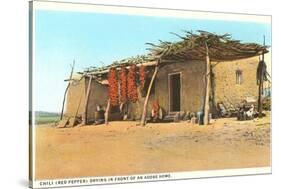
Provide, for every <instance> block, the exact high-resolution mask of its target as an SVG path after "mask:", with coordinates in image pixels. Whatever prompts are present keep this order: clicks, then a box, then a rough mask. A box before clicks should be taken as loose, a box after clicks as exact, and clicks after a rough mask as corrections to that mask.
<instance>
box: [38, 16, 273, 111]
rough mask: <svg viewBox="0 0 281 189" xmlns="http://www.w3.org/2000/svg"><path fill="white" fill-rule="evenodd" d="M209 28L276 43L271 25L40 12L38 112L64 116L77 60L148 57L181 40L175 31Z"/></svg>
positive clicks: (80, 66) (97, 62) (81, 63)
mask: <svg viewBox="0 0 281 189" xmlns="http://www.w3.org/2000/svg"><path fill="white" fill-rule="evenodd" d="M183 30H188V31H196V30H206V31H209V32H215V33H217V34H225V33H230V34H231V35H232V37H233V39H237V40H241V41H242V42H254V43H259V44H262V43H263V35H265V38H266V41H265V42H266V45H271V25H270V24H266V23H255V22H249V21H247V22H243V21H222V20H220V21H217V20H201V19H187V18H169V17H152V16H134V15H125V14H124V15H116V14H103V13H87V12H70V11H54V10H53V11H47V10H36V12H35V66H34V72H35V78H34V79H35V83H34V93H35V110H36V111H49V112H60V111H61V107H62V100H63V95H64V91H65V88H66V86H67V83H66V82H64V79H67V78H68V77H69V74H70V71H71V67H70V65H71V64H72V62H73V60H75V68H74V71H75V72H78V71H83V70H84V69H85V68H87V67H90V66H96V67H100V66H103V65H108V64H111V63H112V62H113V61H115V60H121V59H123V58H127V57H131V56H136V55H142V54H146V53H148V51H147V50H146V48H148V47H149V46H148V45H146V44H145V43H146V42H152V43H157V42H158V40H166V41H178V40H179V38H178V37H177V36H175V35H173V34H171V33H170V32H174V33H177V34H183Z"/></svg>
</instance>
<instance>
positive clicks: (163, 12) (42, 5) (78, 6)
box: [34, 0, 271, 24]
mask: <svg viewBox="0 0 281 189" xmlns="http://www.w3.org/2000/svg"><path fill="white" fill-rule="evenodd" d="M34 7H36V9H37V10H56V11H79V12H95V13H110V14H125V15H140V16H158V17H169V18H171V17H174V18H190V19H191V18H193V19H204V20H224V21H247V22H260V23H268V24H270V23H271V16H269V15H251V14H234V13H218V12H207V11H190V10H175V9H160V8H148V7H130V6H113V5H101V4H99V5H97V4H90V3H72V2H54V1H53V2H52V1H40V0H38V1H34Z"/></svg>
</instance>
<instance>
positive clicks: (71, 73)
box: [60, 60, 75, 120]
mask: <svg viewBox="0 0 281 189" xmlns="http://www.w3.org/2000/svg"><path fill="white" fill-rule="evenodd" d="M74 65H75V60H73V64H72V66H71V72H70V76H69V80H68V84H67V87H66V89H65V91H64V96H63V102H62V109H61V114H60V120H62V118H63V111H64V104H65V99H66V94H67V91H68V89H69V87H70V82H71V79H72V75H73V70H74Z"/></svg>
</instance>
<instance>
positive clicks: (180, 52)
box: [147, 30, 268, 61]
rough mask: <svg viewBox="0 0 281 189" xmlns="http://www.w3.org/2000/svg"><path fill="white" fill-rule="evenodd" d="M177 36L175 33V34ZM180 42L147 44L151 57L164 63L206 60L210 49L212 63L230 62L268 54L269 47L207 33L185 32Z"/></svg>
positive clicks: (200, 31) (225, 35) (199, 31)
mask: <svg viewBox="0 0 281 189" xmlns="http://www.w3.org/2000/svg"><path fill="white" fill-rule="evenodd" d="M173 34H175V33H173ZM175 35H176V36H178V37H179V38H180V39H181V40H180V41H178V42H167V41H159V44H153V43H147V44H148V45H150V46H151V48H149V50H150V52H151V54H150V56H152V57H154V58H156V59H157V58H161V60H162V61H174V60H177V61H185V60H205V59H206V47H208V52H209V57H210V60H211V61H230V60H237V59H242V58H250V57H253V56H257V55H261V54H262V53H267V52H268V50H267V46H262V45H259V44H256V43H242V42H241V41H240V40H234V39H232V37H231V35H230V34H224V35H217V34H215V33H210V32H207V31H202V30H198V31H197V32H195V33H193V32H189V31H184V35H178V34H175Z"/></svg>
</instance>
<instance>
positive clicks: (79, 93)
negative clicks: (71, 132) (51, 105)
mask: <svg viewBox="0 0 281 189" xmlns="http://www.w3.org/2000/svg"><path fill="white" fill-rule="evenodd" d="M80 101H81V102H80ZM79 102H80V105H79ZM84 103H85V79H84V78H83V79H81V80H80V81H79V80H75V81H72V82H71V83H70V86H69V89H68V92H67V97H66V107H65V115H66V116H70V117H74V116H75V114H76V112H77V110H78V114H77V115H78V116H80V115H81V116H82V114H83V112H84Z"/></svg>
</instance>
